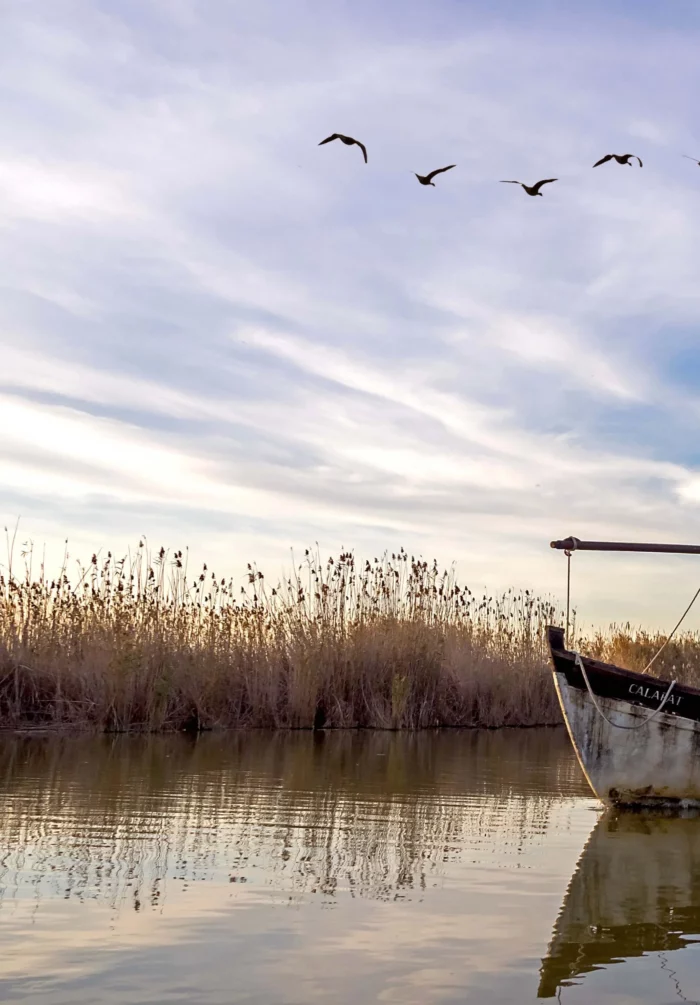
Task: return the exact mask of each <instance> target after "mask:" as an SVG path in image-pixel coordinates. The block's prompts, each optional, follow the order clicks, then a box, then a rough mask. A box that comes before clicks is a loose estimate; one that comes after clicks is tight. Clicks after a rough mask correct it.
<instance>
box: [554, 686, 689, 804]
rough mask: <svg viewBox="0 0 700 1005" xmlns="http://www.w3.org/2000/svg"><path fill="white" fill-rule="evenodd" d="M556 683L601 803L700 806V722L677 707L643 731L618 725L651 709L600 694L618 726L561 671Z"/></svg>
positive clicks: (629, 723)
mask: <svg viewBox="0 0 700 1005" xmlns="http://www.w3.org/2000/svg"><path fill="white" fill-rule="evenodd" d="M554 683H555V685H556V689H557V694H558V695H559V701H560V703H561V707H562V711H563V713H564V721H565V722H566V726H567V729H568V730H569V736H570V737H571V742H572V743H573V745H574V749H575V751H576V755H577V757H578V759H579V763H580V765H581V767H582V769H583V772H584V774H585V776H586V778H587V779H588V782H589V784H590V786H591V788H592V789H593V791H594V793H595V794H596V796H597V797H598V798H599V799H600V800H602V802H604V803H607V804H608V805H618V806H619V805H649V804H658V803H664V802H674V803H677V802H682V803H689V804H690V803H699V804H700V723H698V722H696V721H693V720H690V719H685V718H683V716H682V715H680V714H679V713H678V711H677V712H676V714H675V715H672V714H668V715H667V714H666V712H661V713H660V714H658V715H656V716H655V717H654V718H653V719H652V720H651V721H650V722H649V723H647V724H646V725H643V726H641V727H640V728H639V729H619V728H617V727H618V726H634V725H637V724H638V723H640V722H642V721H643V720H645V719H648V718H649V715H650V710H649V709H648V708H642V707H640V706H639V705H635V704H632V703H631V702H626V701H623V700H620V699H617V698H603V697H598V699H597V700H598V704H599V705H600V707H601V708H602V709H603V711H604V712H605V714H606V716H607V717H608V718H609V719H610V720H611V722H612V723H614V724H615V725H610V724H609V723H607V722H606V721H605V719H604V718H603V717H602V716H601V715H600V714H599V712H598V711H597V709H596V708H595V706H594V704H593V702H592V701H591V698H590V695H589V694H588V692H587V691H581V690H580V689H578V688H574V687H571V686H570V685H569V684H568V683H567V681H566V677H565V676H564V674H563V673H560V672H557V671H554ZM662 697H663V695H662Z"/></svg>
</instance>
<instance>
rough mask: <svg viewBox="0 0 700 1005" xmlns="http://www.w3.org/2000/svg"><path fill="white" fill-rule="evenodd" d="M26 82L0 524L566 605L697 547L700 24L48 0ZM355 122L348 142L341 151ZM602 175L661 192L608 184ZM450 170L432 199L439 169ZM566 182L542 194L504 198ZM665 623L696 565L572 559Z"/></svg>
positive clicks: (641, 15) (611, 597) (607, 605)
mask: <svg viewBox="0 0 700 1005" xmlns="http://www.w3.org/2000/svg"><path fill="white" fill-rule="evenodd" d="M2 18H3V31H2V33H1V34H0V59H2V64H3V67H4V70H5V72H4V73H3V77H2V81H1V82H0V115H1V116H2V122H3V129H2V131H1V133H0V254H1V255H2V260H3V263H4V267H3V272H2V275H1V276H0V285H1V287H2V290H1V295H0V338H1V339H2V343H3V344H2V352H1V355H0V421H1V425H0V429H2V434H1V435H0V514H1V515H2V518H3V520H4V522H7V523H8V524H12V523H14V521H15V519H16V518H17V517H18V516H21V525H20V526H21V532H20V537H22V538H23V539H26V538H32V539H33V540H34V541H35V542H36V543H37V544H43V543H44V542H46V544H47V547H48V549H49V554H50V555H53V554H54V553H57V551H58V548H59V544H60V542H62V541H63V540H64V539H65V538H68V539H69V541H70V547H71V552H72V553H73V554H74V555H75V556H76V557H77V556H79V555H89V554H90V553H92V551H93V550H94V549H96V548H99V547H103V548H105V549H106V548H109V547H111V548H112V549H113V550H119V549H120V548H125V547H126V545H127V544H129V543H131V544H133V543H134V542H135V541H136V540H137V539H138V537H139V535H140V534H143V533H145V534H147V535H148V537H149V539H150V540H151V541H152V542H154V543H157V544H160V543H161V542H164V543H166V544H170V545H172V546H174V547H184V546H186V545H188V546H189V547H190V549H191V551H192V552H193V553H194V555H195V556H196V558H197V559H199V558H201V559H202V560H207V561H208V562H209V564H210V566H211V567H214V568H216V569H217V570H218V571H221V572H222V573H223V572H233V573H236V572H237V571H238V570H243V569H244V568H245V564H246V563H247V562H248V561H252V560H257V561H258V562H259V564H260V565H261V567H263V568H264V569H266V570H267V571H268V574H269V575H274V574H275V573H276V572H277V571H278V570H281V569H282V568H283V567H284V565H285V564H288V562H289V549H290V548H291V547H293V548H295V549H297V550H298V549H303V548H304V547H306V546H307V545H309V544H311V543H313V542H315V541H318V543H319V545H320V547H321V549H322V551H324V552H335V551H337V550H339V549H340V548H341V547H343V548H354V549H355V550H356V551H357V552H358V554H361V555H370V556H373V555H374V554H375V553H378V552H381V551H383V550H385V549H389V550H390V551H391V550H394V549H397V548H398V547H399V546H400V545H404V546H405V547H406V548H407V550H408V551H409V552H416V553H418V552H420V553H422V554H424V555H426V556H430V557H432V556H436V557H437V558H438V559H439V560H440V561H443V562H450V561H452V560H455V561H457V563H458V568H459V572H460V576H461V578H462V579H463V580H465V581H468V582H469V583H471V584H473V585H475V586H479V585H481V584H482V583H483V584H487V585H488V586H489V587H490V588H498V587H499V586H503V587H505V586H508V585H511V584H515V585H521V586H531V587H534V588H535V589H537V590H541V591H556V592H560V591H561V582H562V574H563V567H562V562H563V560H562V559H561V556H558V555H554V554H552V553H551V552H550V551H549V549H548V548H547V543H548V541H549V540H550V539H551V538H552V537H558V536H564V535H566V534H568V533H575V534H577V535H578V536H579V537H606V538H607V537H624V538H636V539H647V538H649V539H674V540H682V541H694V540H695V541H700V439H699V438H698V431H699V428H700V421H699V420H700V397H699V395H698V383H699V377H700V340H699V339H698V323H699V322H700V283H699V282H698V280H699V278H700V265H699V263H700V226H699V223H700V167H697V166H696V165H694V164H693V163H692V161H690V160H685V159H683V158H682V157H681V155H682V154H684V153H687V154H693V155H696V156H697V157H698V159H700V122H699V121H698V112H697V94H698V93H700V64H699V63H698V61H697V52H698V45H699V44H700V10H699V9H698V7H697V5H696V4H692V3H681V2H678V3H672V4H664V5H661V4H658V3H654V4H652V3H646V2H635V3H623V2H615V3H605V4H603V3H586V4H583V3H576V4H563V3H556V4H555V3H553V2H547V3H544V2H543V3H530V4H528V5H527V7H525V5H523V4H520V3H517V4H516V3H514V2H510V0H501V2H491V3H488V4H486V3H475V2H458V0H442V2H436V3H431V4H418V3H414V2H411V0H406V2H402V3H398V2H394V0H391V2H388V3H384V4H376V3H369V2H359V3H349V2H348V3H345V2H339V0H326V2H323V3H321V2H311V0H307V2H301V0H256V3H254V4H250V3H242V2H237V0H234V2H223V0H209V2H202V0H200V2H195V0H167V2H165V0H162V2H160V0H141V2H139V3H136V2H117V0H113V2H102V3H99V2H95V0H92V2H67V0H56V2H54V3H52V4H51V5H47V4H45V3H39V2H34V0H26V2H22V3H16V4H13V5H11V6H9V7H7V8H6V9H5V10H4V11H3V15H2ZM335 131H340V132H346V133H349V134H351V135H355V136H358V137H359V138H360V139H362V140H363V141H364V142H365V143H366V145H367V147H368V151H369V164H368V165H367V166H365V165H364V163H363V162H362V157H361V154H360V153H359V151H358V150H357V149H356V148H347V147H344V146H342V145H341V144H339V143H335V144H329V145H328V146H324V147H319V146H318V145H317V144H318V142H319V140H320V139H322V138H323V137H325V136H327V135H328V134H329V133H331V132H335ZM611 151H615V152H623V153H624V152H628V151H632V152H634V153H637V154H639V155H640V156H641V157H642V159H643V160H644V168H643V169H642V170H639V169H638V168H636V167H635V168H627V167H619V166H618V165H616V164H612V165H611V164H606V165H604V166H602V167H600V168H598V169H596V170H595V171H593V170H592V169H591V165H592V164H593V162H594V161H595V160H597V159H598V158H599V157H600V156H602V155H603V154H604V153H608V152H611ZM453 162H454V163H456V164H457V165H458V167H457V168H456V169H455V170H454V171H452V172H450V173H449V174H446V175H443V176H441V177H440V178H439V179H438V184H437V187H436V188H423V187H421V186H419V185H418V183H417V182H416V180H415V178H414V177H413V174H412V172H413V171H419V172H425V171H428V170H430V169H432V168H434V167H438V166H441V165H443V164H447V163H453ZM551 176H556V177H558V178H559V179H560V180H559V181H558V182H557V183H556V184H555V185H552V186H549V187H548V188H547V189H545V192H544V197H543V198H541V199H539V198H537V199H531V198H529V197H528V196H527V195H526V194H525V193H524V192H522V191H521V190H520V189H518V188H516V187H515V186H503V185H499V184H498V180H499V179H501V178H520V179H522V180H524V181H535V180H536V179H538V178H542V177H551ZM578 563H579V564H578V565H577V572H578V571H579V570H580V575H579V579H578V587H579V594H578V596H579V600H580V606H581V611H582V614H583V615H584V616H585V617H589V618H591V619H598V620H607V619H608V618H616V619H624V618H628V617H629V618H632V619H633V620H640V619H644V620H646V621H647V622H649V623H657V622H658V623H659V624H662V625H663V624H665V623H666V622H667V620H668V619H669V618H671V617H672V615H673V613H674V612H675V611H676V609H677V608H678V607H680V606H681V605H682V604H683V601H684V600H685V598H686V594H687V593H688V591H689V590H690V589H691V586H692V584H693V583H695V581H696V579H698V577H699V576H700V566H698V565H697V563H695V564H693V563H691V562H689V561H688V560H687V559H670V560H658V559H657V560H654V563H653V564H649V563H648V562H647V561H646V560H643V559H627V558H624V557H617V558H611V559H603V558H602V557H601V558H599V559H591V558H588V559H586V560H585V562H584V560H583V558H582V557H581V558H580V559H579V560H578Z"/></svg>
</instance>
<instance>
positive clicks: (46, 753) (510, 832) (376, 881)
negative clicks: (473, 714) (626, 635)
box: [0, 730, 658, 1005]
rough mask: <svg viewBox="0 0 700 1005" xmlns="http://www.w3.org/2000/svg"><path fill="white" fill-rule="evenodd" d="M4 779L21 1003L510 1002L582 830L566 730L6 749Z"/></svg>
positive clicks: (6, 891)
mask: <svg viewBox="0 0 700 1005" xmlns="http://www.w3.org/2000/svg"><path fill="white" fill-rule="evenodd" d="M0 786H1V787H2V808H3V812H2V814H0V942H1V944H2V952H1V953H0V1000H2V1001H3V1003H17V1005H19V1003H20V1002H22V1003H26V1002H28V1001H29V1002H32V1003H38V1005H81V1003H82V1005H87V1003H91V1005H93V1003H96V1002H99V1003H100V1005H123V1002H125V1001H128V1002H129V1003H130V1005H141V1003H142V1005H146V1003H149V1005H153V1003H154V1002H175V1001H178V1002H179V1001H182V1002H187V1003H188V1005H189V1003H192V1002H196V1003H197V1005H230V1003H231V1002H250V1003H253V1002H254V1003H259V1002H265V1003H271V1005H290V1003H300V1005H301V1003H306V1002H311V1001H313V1002H319V1003H321V1002H323V1003H325V1002H328V1001H333V1002H334V1003H335V1002H338V1003H340V1005H355V1003H356V1002H371V1001H383V1002H401V1003H415V1005H424V1003H426V1002H461V1003H464V1002H475V1003H476V1002H478V1003H479V1005H496V1003H498V1005H502V1003H504V1002H505V1003H509V1002H513V1003H516V1002H517V1003H518V1005H522V1002H523V1001H524V1000H525V1001H527V1000H530V1001H534V1000H535V995H536V992H537V981H538V968H539V964H540V959H541V956H542V947H543V946H544V945H546V942H547V939H548V937H549V934H550V925H551V918H552V917H553V916H554V914H555V913H556V910H557V908H558V906H559V904H560V903H561V896H562V892H563V890H564V888H565V886H566V883H567V881H568V877H569V876H570V875H571V871H572V869H573V867H574V864H575V861H576V858H577V856H578V854H579V851H580V848H581V845H582V844H583V842H584V840H585V837H586V835H587V834H588V833H589V832H590V830H591V826H592V824H593V822H594V819H595V818H594V816H593V815H592V813H591V810H592V809H594V807H595V803H594V802H593V800H591V799H590V797H589V795H588V790H587V788H586V786H585V784H584V782H583V781H582V779H581V776H580V771H579V769H578V766H577V765H576V763H575V759H574V756H573V754H572V751H571V747H570V744H569V741H568V738H567V736H566V734H565V733H564V731H563V730H541V731H539V730H523V731H517V730H504V731H501V732H492V733H489V732H456V731H455V732H450V731H445V732H435V733H420V734H415V735H408V734H394V733H363V732H347V733H329V734H323V733H319V734H317V735H312V734H309V733H287V734H280V733H265V732H259V733H247V734H242V733H241V734H227V735H220V736H218V735H217V736H215V735H208V736H201V737H199V738H198V739H194V740H193V739H188V738H186V737H183V736H172V737H117V738H110V737H92V738H90V737H87V738H75V737H74V738H59V737H48V736H44V737H39V736H32V737H21V736H15V737H10V736H4V737H0ZM619 969H623V968H619ZM572 990H574V991H575V990H576V989H572ZM656 1002H658V998H657V999H656Z"/></svg>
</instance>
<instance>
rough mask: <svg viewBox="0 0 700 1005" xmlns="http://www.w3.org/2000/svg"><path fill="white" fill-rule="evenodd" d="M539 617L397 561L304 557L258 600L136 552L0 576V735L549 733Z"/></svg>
mask: <svg viewBox="0 0 700 1005" xmlns="http://www.w3.org/2000/svg"><path fill="white" fill-rule="evenodd" d="M561 619H562V615H561V613H560V612H558V611H557V610H556V609H555V607H554V605H553V604H552V603H551V602H549V601H547V600H543V599H541V598H538V597H535V596H533V595H532V594H531V593H530V592H529V591H527V590H525V591H523V592H516V591H514V590H508V591H506V592H505V593H503V594H501V595H498V596H487V595H484V596H475V595H474V594H473V593H472V592H471V591H470V590H469V589H468V588H467V587H462V586H460V584H459V583H458V582H457V580H456V578H455V575H454V572H453V571H452V570H450V569H448V570H441V569H439V568H438V566H437V564H436V563H434V562H433V563H429V562H426V561H424V560H422V559H418V558H415V557H412V556H409V555H408V553H407V552H405V551H404V550H403V549H402V550H400V551H399V552H398V554H393V555H385V556H383V557H382V558H379V559H374V561H365V562H358V561H357V560H356V559H355V557H354V555H353V554H351V553H349V552H345V553H343V554H341V555H340V556H338V558H329V559H328V560H327V561H324V560H322V559H321V557H320V556H319V555H318V554H317V553H313V552H306V554H305V556H304V559H303V561H302V562H301V563H300V564H298V565H296V566H295V571H294V573H293V574H292V575H291V576H289V577H288V578H286V579H284V580H282V581H281V582H278V583H277V584H276V585H275V586H274V587H270V586H268V584H267V582H266V579H265V577H264V575H263V574H262V572H260V571H259V570H258V569H257V568H255V567H253V566H248V569H247V572H246V575H245V581H244V582H243V584H241V583H240V582H236V581H234V580H231V579H228V580H225V579H220V578H218V577H217V576H216V575H214V574H213V573H212V572H210V571H209V570H208V568H207V566H206V565H205V566H204V567H203V568H202V569H201V570H198V572H197V573H196V574H195V575H193V574H192V573H191V571H189V570H188V562H187V554H186V553H183V552H182V551H176V552H174V553H167V552H166V551H165V549H162V548H161V549H160V550H159V551H157V552H152V551H151V550H150V548H149V547H148V545H147V542H145V541H141V542H139V545H138V547H137V548H136V549H135V551H134V552H132V553H130V554H128V555H127V556H125V557H122V558H117V557H115V556H114V555H112V554H111V553H109V554H108V555H107V557H106V558H103V559H100V558H98V556H97V555H93V557H92V560H91V561H90V562H89V563H88V564H87V565H86V566H80V565H78V566H77V567H76V571H75V573H74V574H73V575H72V578H71V576H69V573H68V567H67V562H64V566H63V568H62V569H61V570H60V574H59V575H58V576H57V577H56V578H54V579H49V578H48V576H47V574H46V571H45V569H44V568H43V566H41V567H40V568H39V569H38V570H37V571H34V557H33V555H32V552H31V549H29V550H28V551H27V552H25V554H24V556H23V565H22V569H21V572H20V573H17V572H16V571H15V570H13V568H12V562H11V561H9V562H8V568H7V570H6V572H5V574H4V575H2V576H0V727H4V728H17V727H26V726H73V727H81V728H90V729H95V730H101V731H127V730H147V731H156V730H181V729H197V730H199V729H209V728H227V727H274V728H346V727H366V728H388V729H415V728H425V727H436V726H480V727H497V726H534V725H545V724H546V725H550V724H555V723H558V722H559V721H560V713H559V709H558V706H557V702H556V698H555V695H554V692H553V688H552V686H551V681H550V678H549V674H548V673H547V652H546V639H545V631H544V630H545V626H546V625H547V624H548V623H551V622H553V621H557V622H561Z"/></svg>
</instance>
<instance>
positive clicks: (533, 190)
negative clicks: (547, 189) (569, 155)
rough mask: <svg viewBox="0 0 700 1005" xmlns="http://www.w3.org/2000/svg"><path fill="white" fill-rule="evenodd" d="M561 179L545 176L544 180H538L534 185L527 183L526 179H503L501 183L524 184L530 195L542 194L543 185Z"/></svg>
mask: <svg viewBox="0 0 700 1005" xmlns="http://www.w3.org/2000/svg"><path fill="white" fill-rule="evenodd" d="M553 181H559V179H558V178H543V179H542V181H536V182H535V184H534V185H526V184H525V182H524V181H510V180H506V179H503V180H502V181H501V185H522V187H523V188H524V189H525V191H526V192H527V194H528V195H542V193H541V192H540V189H541V188H542V186H543V185H549V183H550V182H553Z"/></svg>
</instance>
